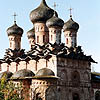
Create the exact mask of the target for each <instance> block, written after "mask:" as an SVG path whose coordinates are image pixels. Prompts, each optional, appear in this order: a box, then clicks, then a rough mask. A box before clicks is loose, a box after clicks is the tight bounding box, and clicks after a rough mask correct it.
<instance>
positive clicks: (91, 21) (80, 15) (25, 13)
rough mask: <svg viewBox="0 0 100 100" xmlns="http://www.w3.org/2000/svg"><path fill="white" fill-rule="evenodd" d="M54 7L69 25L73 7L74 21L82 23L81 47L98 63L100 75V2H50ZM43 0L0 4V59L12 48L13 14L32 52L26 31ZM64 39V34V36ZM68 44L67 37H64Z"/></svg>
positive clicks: (4, 0)
mask: <svg viewBox="0 0 100 100" xmlns="http://www.w3.org/2000/svg"><path fill="white" fill-rule="evenodd" d="M46 1H47V4H48V5H49V6H50V7H51V8H53V3H54V2H56V4H57V5H58V6H57V8H56V10H57V12H58V14H59V17H60V18H62V19H63V20H64V21H65V22H66V21H67V20H68V19H69V11H68V9H69V8H70V7H72V8H73V11H72V14H73V19H74V21H76V22H78V23H79V25H80V29H79V31H78V45H81V46H82V49H83V51H84V53H85V54H86V55H92V58H93V59H94V60H95V61H97V62H98V64H92V67H93V69H94V71H96V72H100V0H46ZM40 2H41V0H1V2H0V58H3V56H4V54H5V49H7V48H9V41H8V36H7V33H6V30H7V28H8V27H10V26H12V25H13V16H12V15H13V13H14V12H16V13H17V15H18V16H17V24H18V25H19V26H20V27H22V28H23V29H24V35H23V37H22V48H24V49H26V51H27V50H29V43H28V39H27V36H26V32H27V31H28V30H29V29H31V28H32V27H33V25H32V23H31V21H30V19H29V14H30V12H31V11H32V10H33V9H34V8H36V7H38V5H39V4H40ZM62 37H63V33H62ZM62 41H64V38H62Z"/></svg>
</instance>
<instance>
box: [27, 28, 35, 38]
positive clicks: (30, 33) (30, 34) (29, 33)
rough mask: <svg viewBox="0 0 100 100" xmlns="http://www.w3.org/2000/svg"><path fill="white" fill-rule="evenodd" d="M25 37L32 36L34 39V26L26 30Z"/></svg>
mask: <svg viewBox="0 0 100 100" xmlns="http://www.w3.org/2000/svg"><path fill="white" fill-rule="evenodd" d="M27 37H28V38H31V37H32V38H34V39H35V30H34V28H32V29H31V30H29V31H28V32H27Z"/></svg>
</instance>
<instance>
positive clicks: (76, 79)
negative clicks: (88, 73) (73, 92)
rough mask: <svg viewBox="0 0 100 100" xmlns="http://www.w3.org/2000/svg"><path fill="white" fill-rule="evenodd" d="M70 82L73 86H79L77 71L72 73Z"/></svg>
mask: <svg viewBox="0 0 100 100" xmlns="http://www.w3.org/2000/svg"><path fill="white" fill-rule="evenodd" d="M72 83H73V85H74V86H79V84H80V74H79V72H78V71H74V72H73V73H72Z"/></svg>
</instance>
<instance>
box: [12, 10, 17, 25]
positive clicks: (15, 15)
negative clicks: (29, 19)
mask: <svg viewBox="0 0 100 100" xmlns="http://www.w3.org/2000/svg"><path fill="white" fill-rule="evenodd" d="M17 16H18V15H17V14H16V13H15V12H14V15H13V17H14V23H16V17H17Z"/></svg>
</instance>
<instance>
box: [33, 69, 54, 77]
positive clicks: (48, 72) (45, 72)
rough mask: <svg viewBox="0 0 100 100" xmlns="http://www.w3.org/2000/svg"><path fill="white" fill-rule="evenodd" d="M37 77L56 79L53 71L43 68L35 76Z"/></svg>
mask: <svg viewBox="0 0 100 100" xmlns="http://www.w3.org/2000/svg"><path fill="white" fill-rule="evenodd" d="M35 77H37V78H44V77H45V78H48V77H49V78H52V77H53V78H54V77H55V74H54V72H53V71H52V70H51V69H48V68H42V69H40V70H39V71H38V72H37V73H36V74H35Z"/></svg>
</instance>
